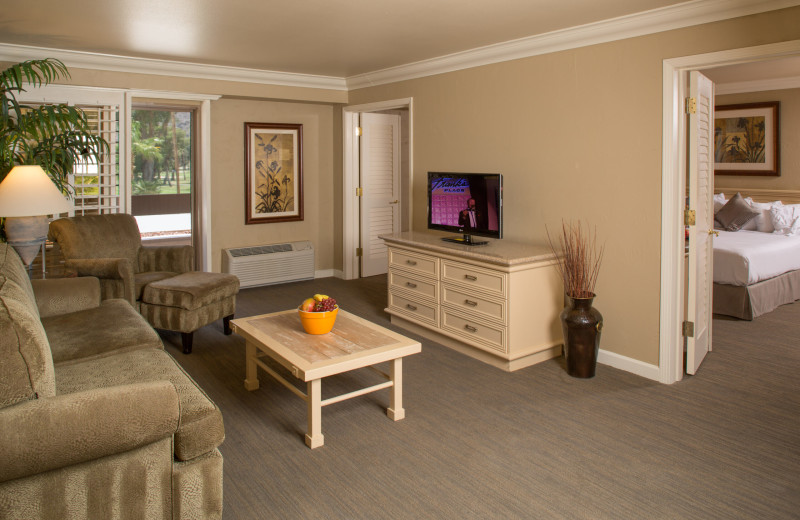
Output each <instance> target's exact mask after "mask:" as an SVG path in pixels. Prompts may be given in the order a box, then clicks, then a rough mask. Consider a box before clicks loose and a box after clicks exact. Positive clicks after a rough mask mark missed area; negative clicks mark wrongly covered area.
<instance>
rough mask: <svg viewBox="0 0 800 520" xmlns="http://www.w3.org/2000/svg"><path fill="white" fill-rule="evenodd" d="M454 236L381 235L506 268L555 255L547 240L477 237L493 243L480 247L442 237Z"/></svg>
mask: <svg viewBox="0 0 800 520" xmlns="http://www.w3.org/2000/svg"><path fill="white" fill-rule="evenodd" d="M452 236H455V235H453V234H452V233H435V232H431V231H424V232H422V231H404V232H402V233H394V234H390V235H380V238H382V239H384V240H385V241H386V242H387V243H388V244H389V245H392V244H394V245H398V246H408V247H415V248H418V249H424V250H428V251H431V252H436V253H442V254H447V255H452V256H457V257H462V258H470V259H473V260H477V261H480V262H486V263H490V264H495V265H501V266H506V267H511V266H515V265H522V264H528V263H533V262H541V261H544V260H551V259H553V258H555V256H554V255H553V253H552V252H551V251H550V246H549V245H547V244H546V243H533V242H514V241H511V240H506V239H501V240H495V239H491V238H484V237H476V240H486V241H488V242H489V243H488V244H485V245H480V246H468V245H464V244H456V243H453V242H445V241H443V240H442V237H452Z"/></svg>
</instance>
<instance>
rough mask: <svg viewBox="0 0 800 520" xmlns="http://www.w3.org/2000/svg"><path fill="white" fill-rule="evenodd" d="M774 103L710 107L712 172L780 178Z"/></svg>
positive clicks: (778, 144)
mask: <svg viewBox="0 0 800 520" xmlns="http://www.w3.org/2000/svg"><path fill="white" fill-rule="evenodd" d="M778 109H779V103H778V102H777V101H770V102H767V103H748V104H743V105H721V106H717V107H715V108H714V141H715V142H714V173H715V174H716V175H764V176H768V175H769V176H775V177H777V176H779V175H780V157H779V155H780V142H779V140H778V139H779V136H778V129H779V125H778Z"/></svg>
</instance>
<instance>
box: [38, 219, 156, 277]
mask: <svg viewBox="0 0 800 520" xmlns="http://www.w3.org/2000/svg"><path fill="white" fill-rule="evenodd" d="M50 237H51V238H52V239H53V240H55V241H56V242H58V245H59V246H60V247H61V251H62V253H63V254H64V258H67V259H78V258H80V259H88V258H125V259H126V260H128V261H130V265H131V267H132V268H133V269H134V272H136V271H138V267H139V261H138V255H139V248H140V247H141V246H142V237H141V236H140V235H139V225H138V224H137V223H136V219H135V218H134V217H133V215H128V214H127V213H112V214H106V215H85V216H81V217H71V218H62V219H58V220H54V221H53V222H51V223H50Z"/></svg>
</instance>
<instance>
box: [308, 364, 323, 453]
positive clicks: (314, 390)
mask: <svg viewBox="0 0 800 520" xmlns="http://www.w3.org/2000/svg"><path fill="white" fill-rule="evenodd" d="M306 388H307V389H308V433H306V445H308V447H309V448H311V449H312V450H313V449H314V448H319V447H320V446H322V445H323V444H324V443H325V437H324V436H323V435H322V379H315V380H313V381H309V382H308V383H307V385H306Z"/></svg>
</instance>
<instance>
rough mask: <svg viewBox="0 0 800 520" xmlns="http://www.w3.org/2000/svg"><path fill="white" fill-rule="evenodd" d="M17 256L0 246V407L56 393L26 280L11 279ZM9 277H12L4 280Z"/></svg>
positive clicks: (51, 362)
mask: <svg viewBox="0 0 800 520" xmlns="http://www.w3.org/2000/svg"><path fill="white" fill-rule="evenodd" d="M15 263H18V264H19V265H21V264H22V261H21V260H20V259H19V256H18V255H17V254H16V252H14V251H13V250H11V248H10V247H9V246H8V245H7V244H5V243H0V367H2V369H3V370H2V376H0V407H5V406H9V405H12V404H14V403H17V402H20V401H24V400H27V399H35V398H37V397H49V396H53V395H55V393H56V386H55V377H54V372H53V357H52V355H51V354H50V345H49V344H48V342H47V335H46V334H45V332H44V328H43V327H42V323H41V321H40V320H39V314H38V310H37V309H36V302H35V301H34V300H33V299H32V298H33V296H32V294H33V292H32V290H31V288H30V282H29V281H28V280H27V278H25V279H23V282H25V283H23V284H22V286H20V284H17V283H16V282H14V280H13V279H12V278H13V277H15V275H14V271H16V266H14V265H13V264H15ZM8 274H10V275H11V277H9V276H7V275H8Z"/></svg>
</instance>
